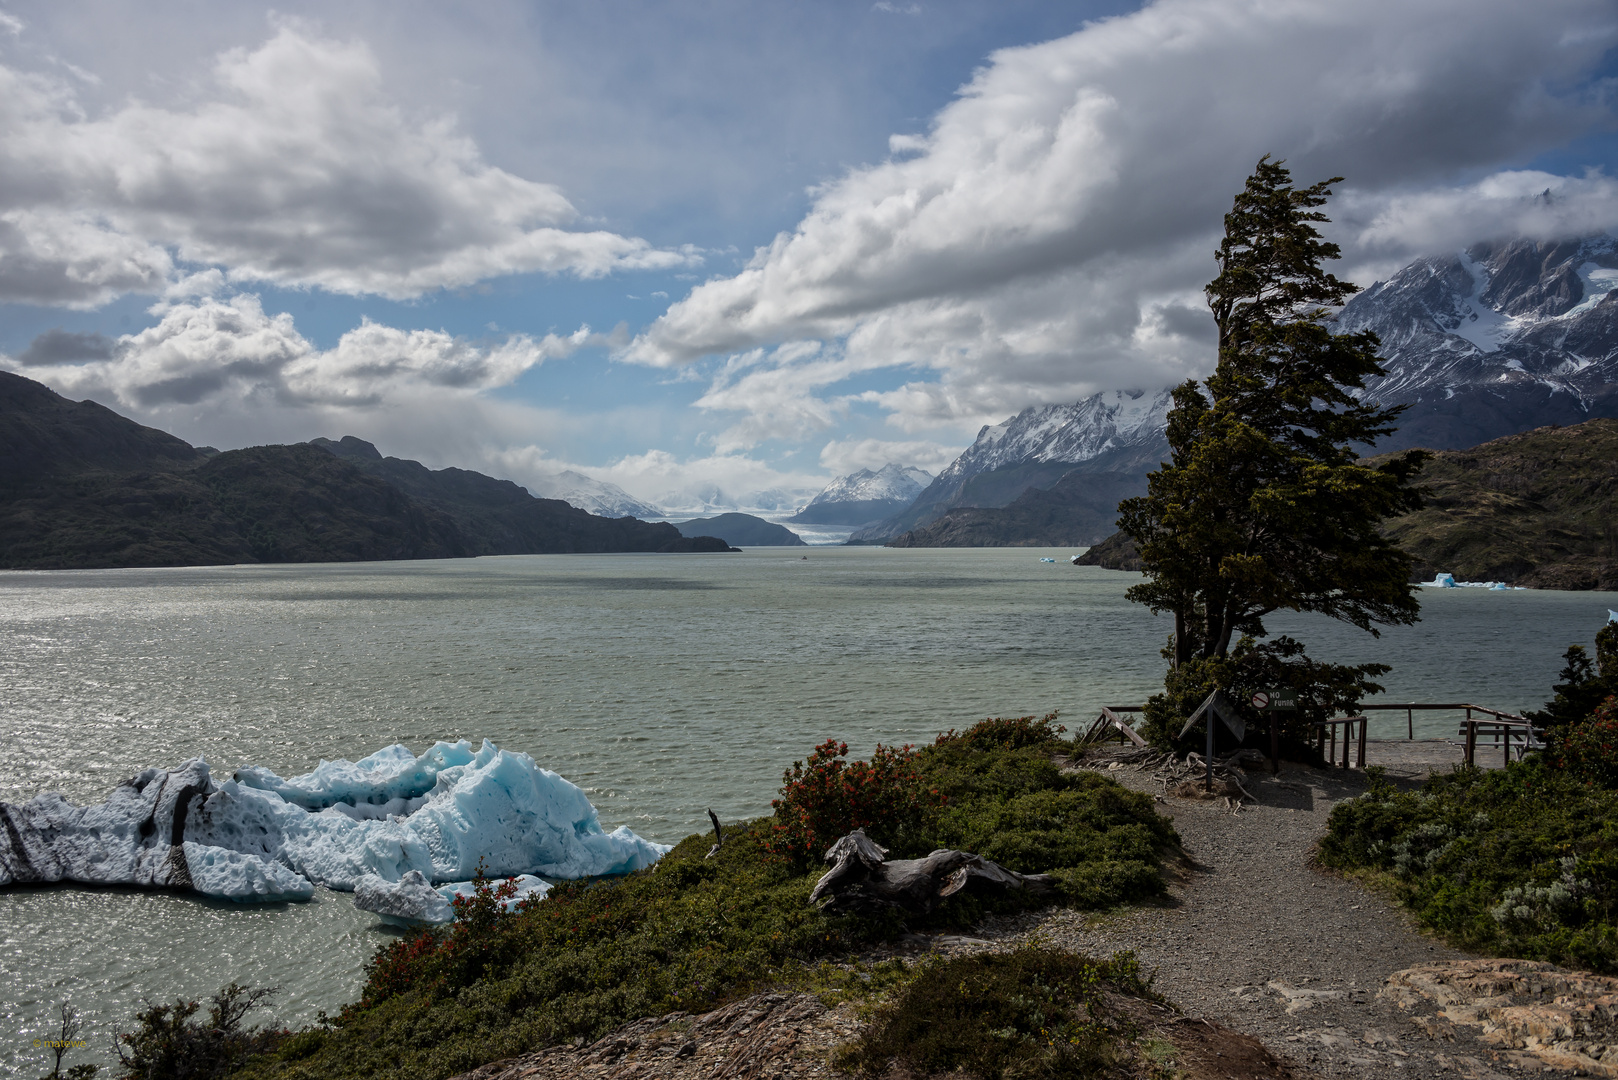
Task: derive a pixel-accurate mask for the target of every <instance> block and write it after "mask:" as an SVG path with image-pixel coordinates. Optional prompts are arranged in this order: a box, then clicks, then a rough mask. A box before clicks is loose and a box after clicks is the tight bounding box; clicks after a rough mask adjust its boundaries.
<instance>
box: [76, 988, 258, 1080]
mask: <svg viewBox="0 0 1618 1080" xmlns="http://www.w3.org/2000/svg"><path fill="white" fill-rule="evenodd" d="M274 993H275V991H274V990H273V989H259V990H252V989H248V988H247V987H245V986H238V985H236V984H235V983H231V984H230V985H229V986H227V987H225V988H224V989H223V990H221V991H219V992H218V993H217V994H215V995H214V996H213V999H212V1001H211V1003H210V1006H209V1009H208V1013H207V1019H206V1020H201V1021H199V1020H193V1019H192V1017H193V1016H195V1015H196V1014H197V1012H198V1011H199V1010H200V1009H201V1008H202V1006H201V1004H200V1003H199V1002H195V1001H186V1000H185V999H183V998H182V999H180V1000H177V1001H175V1002H174V1003H173V1004H172V1005H150V1006H148V1007H147V1008H146V1009H144V1010H142V1011H141V1012H139V1013H137V1014H136V1016H135V1023H136V1025H137V1026H136V1028H135V1030H134V1031H126V1032H122V1033H120V1034H119V1036H118V1042H117V1047H118V1057H119V1060H120V1062H121V1064H122V1065H123V1069H124V1071H123V1073H122V1076H121V1078H120V1080H215V1078H216V1077H224V1076H229V1075H230V1073H231V1072H232V1071H233V1070H235V1069H236V1068H238V1067H239V1066H241V1064H242V1063H243V1062H245V1061H247V1060H248V1059H249V1058H251V1057H252V1056H254V1055H255V1054H264V1053H267V1052H269V1051H271V1050H274V1049H276V1048H277V1047H279V1046H280V1045H281V1044H282V1043H283V1042H285V1041H286V1039H287V1037H288V1033H287V1032H286V1031H285V1030H283V1029H280V1028H254V1029H246V1028H243V1027H242V1020H243V1019H244V1018H245V1017H246V1016H247V1014H248V1013H249V1012H250V1011H252V1010H253V1009H255V1008H258V1007H259V1006H260V1005H263V1004H264V1003H265V1001H267V1000H268V999H269V997H270V996H271V995H272V994H274ZM92 1075H93V1073H92Z"/></svg>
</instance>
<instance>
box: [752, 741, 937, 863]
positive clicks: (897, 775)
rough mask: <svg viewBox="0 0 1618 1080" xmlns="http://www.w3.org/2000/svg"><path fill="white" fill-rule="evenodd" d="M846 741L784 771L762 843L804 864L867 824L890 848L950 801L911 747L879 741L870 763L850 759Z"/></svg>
mask: <svg viewBox="0 0 1618 1080" xmlns="http://www.w3.org/2000/svg"><path fill="white" fill-rule="evenodd" d="M847 756H848V744H847V743H840V742H837V741H836V740H835V739H828V740H826V741H825V742H823V743H821V744H820V745H819V746H817V747H815V749H814V752H813V753H811V754H810V755H809V758H808V760H807V761H794V762H793V763H792V768H790V769H788V770H787V771H786V772H785V773H783V774H782V776H781V797H780V798H778V799H775V800H773V801H771V803H770V806H771V808H772V809H773V810H774V811H775V814H774V817H773V819H772V821H771V824H770V831H769V833H768V835H767V836H766V837H765V840H764V848H765V850H766V851H768V852H769V853H770V854H772V855H775V856H777V857H780V858H783V859H786V860H788V861H791V862H793V863H795V864H797V865H799V866H807V865H809V864H810V863H811V862H813V861H814V860H815V859H817V858H818V857H819V856H820V855H821V854H822V853H824V852H825V850H826V849H827V848H828V847H830V846H831V845H832V843H833V842H834V841H836V839H837V838H838V837H839V836H843V835H845V834H847V833H851V832H853V831H854V830H855V829H864V830H865V831H866V835H868V836H870V837H871V839H873V840H875V841H876V842H877V843H879V844H883V845H885V846H887V847H901V846H904V844H905V843H906V841H907V840H909V839H911V838H912V837H913V836H914V835H915V834H917V833H918V832H919V831H920V830H921V829H922V828H923V826H924V825H925V823H926V822H927V821H928V819H929V818H930V817H931V815H932V813H933V811H934V810H936V809H937V808H938V807H940V806H942V805H943V804H944V802H945V801H946V798H945V796H943V795H942V794H941V793H940V792H939V791H938V789H937V788H929V787H928V786H927V785H926V784H925V783H923V781H922V778H921V775H920V773H918V772H917V771H916V752H915V750H913V749H912V748H911V747H908V746H904V747H898V748H895V747H891V746H882V745H881V744H878V745H877V748H876V751H875V752H874V753H872V755H871V760H870V761H845V760H844V759H845V758H847Z"/></svg>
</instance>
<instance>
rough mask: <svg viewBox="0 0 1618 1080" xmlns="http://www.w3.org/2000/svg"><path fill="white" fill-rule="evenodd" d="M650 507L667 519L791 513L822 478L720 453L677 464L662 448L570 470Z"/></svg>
mask: <svg viewBox="0 0 1618 1080" xmlns="http://www.w3.org/2000/svg"><path fill="white" fill-rule="evenodd" d="M572 467H573V468H577V469H578V471H580V472H583V473H586V474H588V475H590V476H594V477H596V478H597V479H599V480H607V481H610V482H611V483H614V484H617V485H618V486H619V487H621V488H623V489H624V490H625V491H627V492H629V493H630V494H632V495H634V496H635V497H636V498H639V499H644V500H646V501H647V502H651V503H655V504H656V505H658V506H661V507H663V508H664V509H665V510H666V511H668V512H669V514H670V516H673V517H679V516H680V515H681V514H702V513H711V512H718V511H724V510H746V511H754V512H761V513H777V512H790V511H792V510H795V509H797V508H798V507H800V506H802V505H804V504H805V503H807V502H808V501H809V500H810V499H812V498H813V497H814V496H815V495H816V494H817V493H818V492H819V491H820V489H821V488H823V487H825V486H826V481H827V478H826V477H825V476H824V475H822V474H819V473H805V472H787V471H782V470H780V469H777V468H776V467H774V466H773V465H770V464H769V463H768V462H765V461H760V460H759V459H757V458H752V457H748V456H747V455H745V454H730V453H720V454H711V455H708V456H706V457H698V458H687V459H685V460H681V459H680V458H678V457H676V456H675V455H674V454H671V453H669V452H668V451H666V450H649V451H647V452H646V453H643V454H630V455H627V456H625V457H621V458H619V459H617V460H615V461H613V462H611V463H610V464H608V465H606V466H604V467H585V466H572Z"/></svg>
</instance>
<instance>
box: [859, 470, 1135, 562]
mask: <svg viewBox="0 0 1618 1080" xmlns="http://www.w3.org/2000/svg"><path fill="white" fill-rule="evenodd" d="M1145 492H1146V479H1145V477H1144V476H1132V475H1130V474H1128V473H1097V472H1090V471H1087V470H1084V469H1075V470H1072V471H1070V472H1069V473H1068V474H1067V475H1065V476H1063V477H1062V479H1061V480H1059V481H1057V482H1056V484H1055V485H1054V486H1053V487H1051V488H1049V489H1047V490H1041V489H1039V488H1030V489H1028V490H1026V491H1024V492H1023V493H1022V494H1021V495H1018V496H1017V497H1016V498H1015V499H1013V500H1012V501H1011V503H1010V504H1009V505H1007V506H1002V507H957V508H955V509H953V510H950V511H948V512H947V513H945V514H944V515H943V516H942V517H940V518H938V519H937V520H936V521H934V522H933V523H932V524H930V525H927V526H924V527H922V528H919V529H912V530H911V531H909V532H907V533H904V534H903V535H901V536H899V537H897V538H896V539H894V540H890V541H889V542H888V546H889V547H1066V546H1082V545H1085V544H1094V543H1097V542H1098V541H1100V540H1102V539H1103V538H1105V537H1106V536H1107V535H1108V534H1109V533H1111V532H1112V531H1113V529H1114V527H1115V526H1116V524H1117V520H1118V503H1119V502H1121V501H1122V500H1124V499H1128V498H1131V497H1133V496H1135V495H1142V494H1145Z"/></svg>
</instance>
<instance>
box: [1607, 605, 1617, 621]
mask: <svg viewBox="0 0 1618 1080" xmlns="http://www.w3.org/2000/svg"><path fill="white" fill-rule="evenodd" d="M1607 621H1608V622H1618V611H1614V610H1612V608H1608V609H1607Z"/></svg>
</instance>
